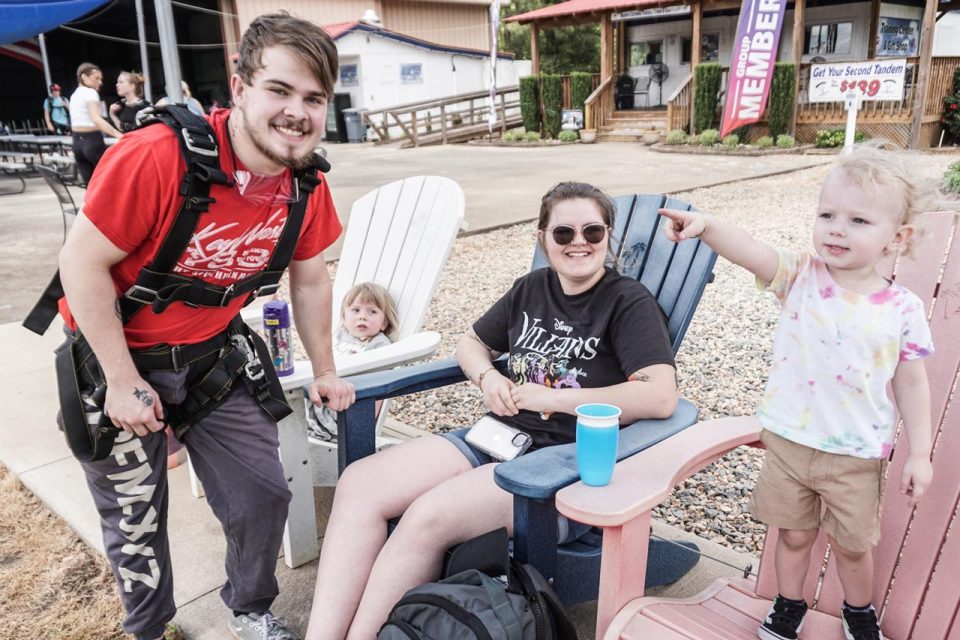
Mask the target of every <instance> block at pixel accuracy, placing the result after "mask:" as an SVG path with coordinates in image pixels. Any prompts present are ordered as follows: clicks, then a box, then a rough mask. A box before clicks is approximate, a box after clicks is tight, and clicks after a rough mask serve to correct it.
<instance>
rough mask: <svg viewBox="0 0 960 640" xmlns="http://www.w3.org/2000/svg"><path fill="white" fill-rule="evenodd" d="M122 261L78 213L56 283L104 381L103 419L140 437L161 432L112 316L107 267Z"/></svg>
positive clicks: (157, 408) (155, 403)
mask: <svg viewBox="0 0 960 640" xmlns="http://www.w3.org/2000/svg"><path fill="white" fill-rule="evenodd" d="M125 256H126V253H125V252H124V251H123V250H121V249H119V248H118V247H117V246H115V245H114V244H113V243H112V242H110V240H108V239H107V238H106V236H104V235H103V234H102V233H101V232H100V231H99V230H98V229H97V228H96V227H95V226H94V225H93V223H91V222H90V221H89V220H88V219H87V218H86V216H84V215H83V213H80V215H78V216H77V221H76V223H74V225H73V229H72V230H71V231H70V235H69V236H67V241H66V243H65V244H64V246H63V249H62V250H61V251H60V280H61V282H62V283H63V290H64V292H65V294H66V297H67V302H69V303H70V312H71V313H72V314H73V317H74V319H75V320H76V322H77V326H78V328H79V329H80V331H81V332H82V333H83V335H84V337H85V338H86V340H87V342H89V343H90V347H91V348H92V349H93V352H94V353H95V354H96V356H97V360H98V361H99V363H100V367H101V369H103V373H104V376H105V377H106V381H107V398H106V402H105V405H104V406H105V409H106V411H107V415H108V416H109V417H110V419H111V421H113V424H114V425H115V426H116V427H117V428H119V429H124V430H125V431H134V432H135V433H136V434H137V435H140V436H144V435H147V434H148V433H149V432H151V431H159V430H161V429H163V427H164V424H163V422H161V421H160V420H161V419H162V418H163V408H162V407H161V405H160V398H159V396H158V395H157V393H156V392H155V391H154V390H153V388H152V387H151V386H150V385H149V384H147V382H146V381H145V380H144V379H143V377H142V376H141V375H140V372H139V371H137V368H136V367H135V366H134V364H133V359H132V358H131V357H130V350H129V348H128V347H127V342H126V339H125V338H124V335H123V324H122V323H121V322H120V317H119V316H118V314H117V310H116V309H117V306H116V303H117V294H116V289H115V287H114V284H113V278H112V277H111V275H110V267H112V266H113V265H115V264H116V263H118V262H120V260H122V259H123V258H124V257H125Z"/></svg>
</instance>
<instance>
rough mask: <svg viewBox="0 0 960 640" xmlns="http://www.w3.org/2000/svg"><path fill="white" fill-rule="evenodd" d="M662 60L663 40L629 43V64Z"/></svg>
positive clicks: (637, 64) (636, 65) (634, 64)
mask: <svg viewBox="0 0 960 640" xmlns="http://www.w3.org/2000/svg"><path fill="white" fill-rule="evenodd" d="M655 62H663V40H648V41H646V42H631V43H630V66H631V67H639V66H641V65H645V64H654V63H655Z"/></svg>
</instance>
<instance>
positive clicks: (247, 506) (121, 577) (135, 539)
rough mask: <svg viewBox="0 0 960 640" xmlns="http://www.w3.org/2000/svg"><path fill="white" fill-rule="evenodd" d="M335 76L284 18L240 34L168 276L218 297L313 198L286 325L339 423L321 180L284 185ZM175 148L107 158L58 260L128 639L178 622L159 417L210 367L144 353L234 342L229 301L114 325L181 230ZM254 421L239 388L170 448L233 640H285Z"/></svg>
mask: <svg viewBox="0 0 960 640" xmlns="http://www.w3.org/2000/svg"><path fill="white" fill-rule="evenodd" d="M336 73H337V52H336V48H335V46H334V44H333V42H332V41H331V40H330V38H329V36H328V35H327V34H326V33H325V32H324V31H323V30H322V29H320V28H319V27H317V26H316V25H313V24H311V23H309V22H305V21H302V20H298V19H295V18H293V17H291V16H289V15H287V14H272V15H266V16H261V17H259V18H257V19H256V20H254V21H253V23H251V25H250V27H249V28H248V30H247V32H246V33H245V34H244V37H243V40H242V42H241V45H240V51H239V63H238V66H237V72H236V73H235V74H233V76H232V77H231V79H230V89H231V93H232V99H233V104H234V107H233V109H232V110H219V111H217V112H214V113H213V114H211V115H210V116H209V117H208V121H209V123H210V125H211V126H212V128H213V130H214V132H215V134H216V140H217V144H218V148H219V163H220V168H221V169H222V170H223V172H224V173H225V174H226V176H227V177H229V178H230V180H229V184H227V185H220V184H213V185H212V186H211V187H210V194H209V195H210V197H211V198H213V200H214V202H213V203H212V204H210V205H209V209H208V211H206V212H204V213H203V214H201V215H200V217H199V220H198V222H197V223H196V226H195V228H194V230H193V235H192V237H191V238H190V241H189V243H188V244H187V247H186V249H185V250H184V251H183V253H182V254H181V255H180V257H179V259H178V260H177V261H176V264H175V266H174V267H173V270H172V273H174V274H175V275H176V276H181V277H183V278H185V279H188V281H197V280H199V281H200V282H199V283H198V284H200V285H207V284H209V285H216V286H221V287H226V290H227V291H230V285H231V284H233V283H236V282H239V281H241V280H242V279H244V278H247V277H249V276H251V275H252V274H255V273H257V272H260V271H263V270H264V269H266V267H267V265H268V263H269V262H270V258H271V255H272V254H273V252H274V251H275V249H276V247H277V243H278V239H279V238H280V236H281V232H282V229H283V226H284V223H285V222H286V220H287V216H288V212H289V209H288V204H289V203H290V202H291V201H293V200H296V199H297V198H299V197H309V200H308V201H307V206H306V212H305V215H304V219H303V223H302V227H301V230H300V233H299V237H298V240H297V243H296V248H295V249H294V250H293V257H292V261H291V263H290V290H291V294H292V300H293V308H294V312H295V316H296V318H298V319H303V320H306V322H302V323H299V326H298V330H299V335H300V337H301V339H302V341H303V345H304V348H305V350H306V351H307V355H308V356H309V358H310V361H311V364H312V365H313V373H314V376H315V379H314V381H313V383H312V384H311V385H310V386H309V389H308V391H309V395H310V398H311V399H312V400H313V401H314V402H315V403H318V404H319V403H320V402H321V396H323V397H324V398H325V399H326V400H327V404H328V406H329V407H330V408H331V409H333V410H335V411H341V410H344V409H346V408H347V407H349V406H350V405H351V404H352V403H353V401H354V390H353V386H352V385H351V384H349V383H347V382H344V381H342V380H340V379H339V378H338V377H337V375H336V371H335V369H334V362H333V356H332V351H331V327H330V323H331V283H330V278H329V275H328V273H327V268H326V263H325V262H324V258H323V250H324V249H325V248H326V247H328V246H330V244H332V243H333V242H334V241H335V240H336V238H337V236H338V235H339V234H340V231H341V226H340V222H339V221H338V219H337V215H336V211H335V210H334V206H333V201H332V199H331V197H330V192H329V190H328V188H327V184H326V181H325V180H324V179H323V177H322V176H321V175H319V174H318V178H319V181H320V183H319V185H317V186H316V187H315V189H314V190H313V193H312V194H303V193H300V192H299V190H298V189H297V188H296V186H295V185H294V184H293V182H292V175H293V174H292V171H294V170H302V169H304V168H305V167H307V166H308V165H309V164H310V162H311V160H312V158H313V155H312V154H313V150H314V148H315V146H316V145H317V143H318V142H319V140H320V136H321V132H322V131H323V128H324V122H325V115H326V108H327V99H328V98H329V97H330V96H331V95H332V94H333V85H334V82H335V79H336ZM179 145H180V140H178V136H177V134H176V133H175V132H174V131H173V130H172V129H171V128H169V127H166V126H159V125H152V126H149V127H144V128H142V129H139V130H136V131H134V132H132V133H130V134H129V135H127V136H124V138H123V140H121V141H120V142H119V143H118V144H117V145H115V146H114V147H113V148H112V149H110V150H109V151H108V152H107V153H106V154H105V155H104V157H103V160H102V161H101V163H100V165H99V166H98V168H97V174H96V176H95V178H94V179H93V180H92V181H91V184H90V187H89V190H88V192H87V196H86V201H85V204H84V207H83V212H82V213H81V214H80V215H79V216H78V218H77V222H76V224H75V225H74V228H73V230H72V232H71V234H70V237H69V238H68V240H67V242H66V244H65V246H64V248H63V251H62V252H61V256H60V273H61V280H62V283H63V289H64V292H65V294H66V302H67V304H61V310H62V313H63V315H64V318H65V319H66V321H67V325H68V327H69V328H70V329H72V330H73V332H74V333H73V335H72V336H71V340H76V339H77V338H78V336H79V333H78V331H79V332H82V336H83V338H84V339H85V340H86V342H87V343H89V346H90V348H91V349H92V351H93V353H94V354H95V356H96V358H97V360H98V361H99V364H100V367H101V369H102V372H103V375H104V378H105V380H106V383H107V393H106V400H105V405H104V407H105V412H106V414H107V416H108V417H109V419H110V420H111V421H112V423H113V424H114V426H116V427H117V428H118V429H121V430H122V431H121V433H120V434H119V436H118V437H117V439H116V441H115V443H114V445H113V449H112V450H111V452H110V455H108V456H107V457H106V458H105V459H102V460H98V461H94V462H84V463H83V467H84V472H85V474H86V478H87V483H88V485H89V487H90V491H91V494H92V495H93V498H94V501H95V503H96V505H97V508H98V510H99V511H100V514H101V517H102V526H103V537H104V547H105V550H106V553H107V556H108V558H109V559H110V562H111V564H112V566H113V570H114V574H115V576H116V578H117V583H118V585H119V587H120V594H121V598H122V599H123V604H124V607H125V608H126V611H127V617H126V619H125V620H124V625H123V626H124V629H125V630H126V631H127V632H128V633H131V634H133V635H134V636H135V637H136V638H137V640H154V639H156V638H160V637H162V635H163V632H164V627H165V625H166V623H167V622H168V621H169V620H171V619H172V618H173V615H174V613H175V611H176V607H175V605H174V601H173V586H172V576H171V566H170V553H169V545H168V541H167V532H166V519H167V518H166V516H167V492H166V483H167V477H166V465H165V462H166V438H165V437H164V433H163V429H164V426H165V423H164V419H165V416H164V407H171V406H178V404H179V403H182V402H183V401H184V397H185V395H186V394H187V391H188V389H189V385H190V384H192V381H194V380H196V379H197V376H198V374H199V375H200V376H202V375H204V370H203V369H204V368H205V367H208V366H210V365H209V359H206V360H202V359H201V360H196V361H194V362H186V363H182V362H181V363H178V362H176V359H175V358H174V363H173V366H172V370H170V368H169V367H168V368H167V370H155V369H151V368H149V367H146V366H143V365H142V364H141V363H142V362H143V358H144V350H150V349H151V348H154V349H156V348H157V347H156V345H163V346H162V347H160V348H162V349H167V348H168V347H169V346H180V345H184V348H186V346H187V345H198V344H202V343H204V342H205V341H216V340H217V339H218V337H219V336H223V335H225V332H228V329H229V328H230V327H231V326H236V325H235V324H233V325H232V321H233V320H234V318H235V317H236V316H237V314H238V313H239V310H240V307H241V306H242V304H243V302H244V301H245V299H246V296H238V297H236V298H233V299H232V300H230V301H229V303H228V304H226V305H225V306H193V305H189V304H185V303H184V302H182V301H177V302H173V303H171V304H169V306H167V307H166V308H165V309H163V310H162V312H159V313H158V312H156V311H155V309H154V308H151V307H150V306H149V305H147V306H145V307H143V308H141V309H139V310H138V311H137V312H136V313H135V314H133V315H132V317H130V318H129V320H128V321H127V322H126V323H123V322H121V319H120V317H118V313H117V312H116V311H115V309H116V307H117V305H118V299H122V298H123V297H124V292H128V290H130V287H131V285H132V284H133V283H134V281H135V280H136V278H137V275H138V273H139V272H140V270H141V269H142V268H143V267H144V266H145V265H147V264H150V262H151V260H152V259H153V257H154V256H155V255H156V253H157V251H158V249H159V247H160V244H161V243H162V241H163V239H164V238H165V236H166V233H167V231H168V230H169V228H170V227H171V225H172V224H173V222H174V220H175V219H176V217H177V213H178V210H179V208H180V205H181V202H182V201H183V196H182V195H181V193H180V186H181V181H182V180H183V178H184V175H185V172H186V164H185V161H184V159H183V158H182V156H181V152H180V148H179ZM310 173H315V170H312V171H310ZM128 297H129V296H128ZM231 331H232V330H231ZM230 339H231V338H230V337H229V336H228V337H227V338H226V340H227V345H228V347H229V345H230V342H229V340H230ZM220 353H221V354H222V350H221V351H220ZM148 357H149V354H148ZM213 357H214V358H216V357H217V356H216V352H214V355H213ZM242 375H243V374H241V377H242ZM248 377H249V378H251V381H252V379H255V378H256V375H250V376H248ZM244 382H247V380H244ZM265 409H266V405H263V406H261V404H260V403H258V401H257V398H255V397H254V395H252V391H251V390H250V387H248V385H246V384H242V383H241V382H240V379H239V378H238V379H237V383H236V384H235V385H234V386H233V387H232V390H231V392H230V393H229V394H228V395H227V396H226V399H225V400H223V401H222V403H221V404H218V405H216V407H215V408H214V409H213V411H212V412H210V413H209V414H207V415H206V416H204V417H201V418H198V419H197V420H196V421H190V424H189V428H188V429H187V430H185V431H184V432H182V434H181V436H182V439H183V441H184V443H185V445H186V447H187V449H188V451H189V452H190V457H191V459H192V461H193V464H194V467H195V469H196V472H197V475H198V476H199V477H200V480H201V481H202V482H203V486H204V489H205V492H206V495H207V500H208V502H209V503H210V506H211V508H212V509H213V512H214V513H215V515H216V516H217V518H218V519H219V520H220V522H221V524H222V525H223V528H224V532H225V535H226V539H227V554H226V560H225V565H226V572H227V581H226V584H225V585H224V587H223V589H222V590H221V597H222V598H223V601H224V603H225V604H226V606H227V607H228V608H229V609H230V613H229V615H228V621H227V622H228V626H229V629H230V631H231V632H232V633H233V635H234V636H235V637H237V638H241V639H245V638H251V639H252V638H258V639H267V638H269V639H272V640H298V639H299V636H297V635H296V634H295V633H294V632H292V631H291V630H290V629H288V628H287V627H286V626H285V625H284V624H283V623H282V622H281V621H279V620H278V619H277V618H275V617H274V616H273V615H272V614H271V613H270V606H271V604H272V602H273V600H274V598H275V597H276V595H277V593H278V585H277V581H276V578H275V575H274V572H275V570H276V561H277V556H278V553H279V548H280V544H281V541H282V535H283V527H284V522H285V520H286V516H287V505H288V503H289V501H290V492H289V490H288V488H287V482H286V480H285V478H284V475H283V469H282V467H281V465H280V461H279V456H278V452H277V446H278V438H277V427H276V421H275V419H274V418H273V417H272V416H271V415H270V414H268V413H267V411H266V410H265Z"/></svg>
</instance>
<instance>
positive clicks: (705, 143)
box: [700, 129, 720, 147]
mask: <svg viewBox="0 0 960 640" xmlns="http://www.w3.org/2000/svg"><path fill="white" fill-rule="evenodd" d="M718 142H720V132H719V131H717V130H716V129H707V130H706V131H704V132H702V133H701V134H700V146H702V147H712V146H713V145H715V144H717V143H718Z"/></svg>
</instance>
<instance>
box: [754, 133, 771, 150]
mask: <svg viewBox="0 0 960 640" xmlns="http://www.w3.org/2000/svg"><path fill="white" fill-rule="evenodd" d="M753 144H755V145H757V146H758V147H760V148H761V149H766V148H768V147H772V146H773V138H771V137H770V136H760V137H759V138H757V141H756V142H754V143H753Z"/></svg>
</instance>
